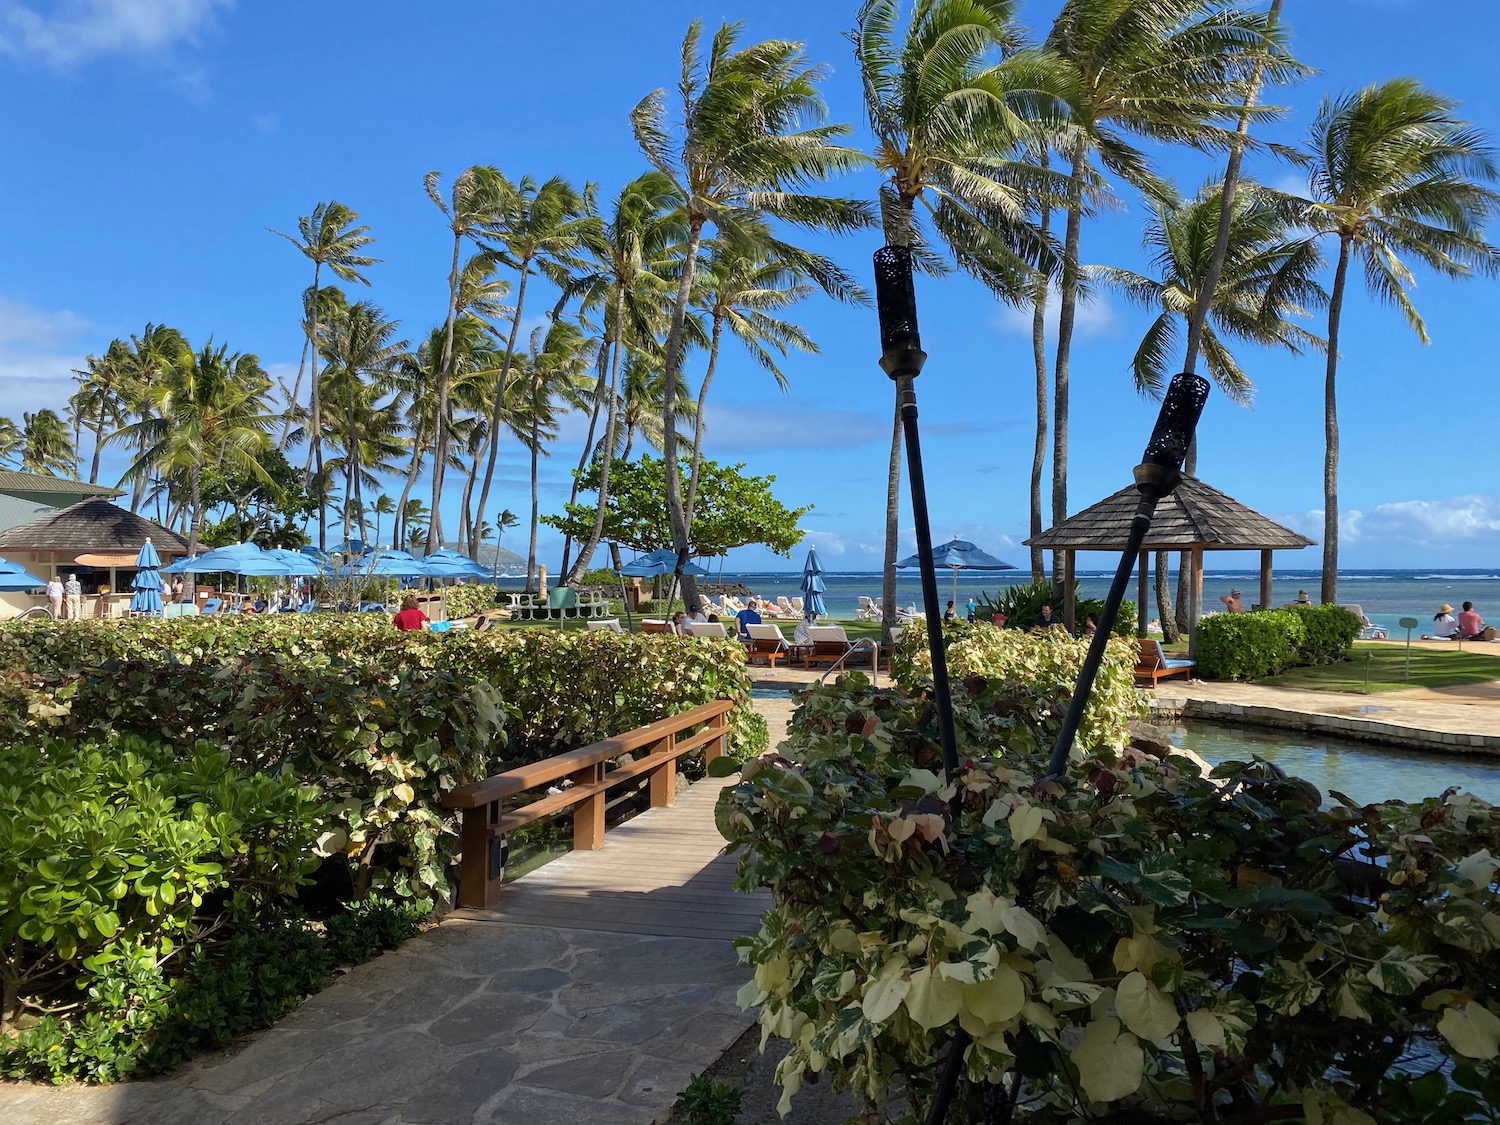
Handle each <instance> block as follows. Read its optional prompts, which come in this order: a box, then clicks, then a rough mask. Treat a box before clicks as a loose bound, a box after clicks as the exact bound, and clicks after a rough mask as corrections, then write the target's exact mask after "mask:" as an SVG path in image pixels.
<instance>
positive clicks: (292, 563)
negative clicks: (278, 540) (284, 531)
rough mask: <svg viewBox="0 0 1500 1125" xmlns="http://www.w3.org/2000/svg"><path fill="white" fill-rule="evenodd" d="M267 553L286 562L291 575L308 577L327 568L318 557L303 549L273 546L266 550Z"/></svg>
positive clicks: (288, 572)
mask: <svg viewBox="0 0 1500 1125" xmlns="http://www.w3.org/2000/svg"><path fill="white" fill-rule="evenodd" d="M266 554H268V555H270V556H271V557H272V558H274V559H276V560H277V561H279V562H282V563H284V564H286V566H287V568H288V569H287V571H286V573H287V574H289V575H296V576H299V577H304V578H306V577H310V576H312V575H315V574H322V573H323V571H324V569H325V568H324V567H323V565H322V564H321V563H319V561H318V559H317V558H316V557H314V556H313V555H309V554H304V553H303V552H302V551H291V550H288V549H287V548H285V547H271V548H269V549H268V550H267V551H266Z"/></svg>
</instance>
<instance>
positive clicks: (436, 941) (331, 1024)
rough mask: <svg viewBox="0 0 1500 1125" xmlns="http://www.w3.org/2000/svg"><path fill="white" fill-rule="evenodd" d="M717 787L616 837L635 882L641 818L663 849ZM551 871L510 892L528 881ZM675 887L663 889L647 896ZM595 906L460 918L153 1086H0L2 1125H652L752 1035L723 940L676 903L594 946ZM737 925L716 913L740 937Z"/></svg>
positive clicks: (609, 906) (607, 901) (597, 939)
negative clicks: (663, 919)
mask: <svg viewBox="0 0 1500 1125" xmlns="http://www.w3.org/2000/svg"><path fill="white" fill-rule="evenodd" d="M723 784H724V782H717V781H706V782H699V783H698V785H695V786H693V787H692V788H690V789H688V790H686V791H685V792H684V793H683V794H682V795H681V797H680V798H679V801H678V805H677V806H676V807H674V808H671V809H658V810H652V811H651V812H649V813H645V814H642V815H641V816H640V817H638V818H636V820H634V821H632V822H631V824H632V825H634V826H635V828H633V829H632V833H633V836H634V840H635V841H636V842H635V844H634V846H635V847H636V848H637V849H641V848H644V849H646V850H643V851H639V852H638V853H637V859H636V860H635V861H634V862H635V863H637V864H638V865H639V866H641V867H642V868H643V869H649V868H650V866H651V855H650V852H649V849H650V848H651V847H652V846H653V845H651V843H650V841H651V833H650V829H651V828H652V827H653V820H654V822H655V827H657V828H658V829H666V830H667V832H668V833H670V832H671V831H673V830H680V828H681V826H682V824H683V823H684V821H692V820H694V819H699V820H701V819H702V818H703V817H704V816H707V817H708V818H709V821H708V823H709V824H710V825H711V824H712V819H711V818H712V806H713V799H714V797H715V795H716V794H717V790H718V789H719V787H721V786H722V785H723ZM627 827H629V826H627ZM696 835H698V836H699V837H700V838H701V840H704V841H706V840H707V839H708V837H707V836H706V835H705V834H703V833H701V832H700V833H696ZM617 837H618V838H617ZM605 841H606V843H605V846H604V848H602V849H600V850H599V851H598V852H596V853H593V855H595V856H598V857H611V856H612V858H614V859H618V858H619V857H620V856H621V855H624V854H625V853H626V852H627V850H628V849H631V848H632V839H631V834H627V835H626V836H625V837H620V833H619V832H618V830H616V831H613V832H610V833H608V834H606V836H605ZM716 851H717V848H716V847H715V846H714V845H712V843H709V844H708V845H707V846H706V848H705V851H704V854H703V856H702V863H701V864H700V865H699V866H700V868H703V867H712V866H714V865H713V863H712V861H713V858H714V855H715V853H716ZM580 858H581V859H584V860H586V859H587V858H588V856H587V855H585V856H581V857H580ZM679 861H680V855H679ZM552 866H553V865H548V866H547V867H543V868H539V869H538V870H537V871H536V872H533V873H531V874H528V875H527V876H525V877H523V878H522V879H520V880H517V882H516V883H514V884H512V886H513V887H520V886H522V885H523V884H525V883H526V882H527V881H528V880H532V881H535V882H537V883H544V882H545V880H546V878H547V874H546V873H547V872H548V871H549V870H551V868H552ZM726 878H727V875H726V873H725V871H724V861H723V860H720V861H719V865H718V866H717V867H716V868H715V873H714V875H713V876H712V877H711V878H710V880H709V881H708V882H709V883H712V884H715V885H717V886H719V887H721V888H722V893H723V894H727V895H732V893H733V892H731V891H729V890H728V889H727V883H726V881H725V880H726ZM691 881H692V878H691V874H690V873H689V874H687V875H685V876H682V875H672V876H671V877H667V878H659V879H657V880H656V882H657V883H658V884H659V887H658V893H660V894H662V895H663V896H670V895H671V894H672V892H673V888H674V887H677V886H678V885H679V884H680V883H681V882H691ZM652 895H653V892H652V891H651V890H645V891H641V892H639V893H638V894H637V895H636V913H635V917H637V918H649V917H650V914H651V909H650V908H651V903H652V901H653V899H652ZM577 901H578V900H577V896H574V905H575V907H576V906H577ZM595 905H596V909H597V912H598V913H597V915H596V918H597V921H598V924H599V925H600V926H601V927H602V928H591V927H590V925H589V922H590V918H589V916H588V915H587V912H586V911H585V912H576V911H575V914H574V918H575V921H574V922H573V924H572V925H569V926H565V927H564V926H554V925H537V924H531V923H529V922H525V921H517V920H509V919H506V918H505V917H504V916H503V915H495V916H489V915H483V914H480V913H478V912H468V911H465V912H461V913H460V914H458V915H455V916H453V917H450V918H449V919H447V920H446V921H444V923H443V924H442V925H441V926H438V927H436V928H434V929H432V930H430V931H428V932H427V933H425V934H422V935H421V936H419V937H417V938H415V939H413V940H412V941H410V942H407V943H406V945H404V946H402V948H400V949H399V950H396V951H394V952H392V953H387V954H385V955H384V956H382V957H379V958H377V959H376V960H374V961H371V962H368V963H366V964H364V965H361V966H358V967H357V968H355V969H354V970H352V971H351V972H349V973H348V974H347V975H346V976H344V977H343V978H341V979H340V980H339V981H337V982H336V983H334V984H333V985H332V986H330V987H329V988H327V989H325V990H324V991H323V992H321V993H319V994H318V995H316V996H314V997H312V998H310V999H309V1000H307V1001H306V1002H305V1003H304V1004H303V1005H302V1006H301V1007H300V1008H298V1009H297V1011H296V1012H294V1013H293V1014H292V1015H291V1016H289V1017H288V1018H286V1019H285V1020H283V1021H282V1022H281V1023H279V1024H277V1025H276V1026H275V1027H273V1028H271V1029H270V1030H268V1031H265V1032H261V1033H259V1034H257V1035H255V1036H253V1037H251V1038H250V1040H249V1041H248V1044H247V1045H245V1046H243V1047H242V1048H241V1049H239V1050H237V1051H232V1052H226V1053H223V1054H220V1055H218V1056H210V1057H206V1058H203V1059H200V1060H198V1061H197V1062H195V1063H192V1064H189V1065H188V1066H187V1067H185V1068H183V1069H182V1070H180V1071H178V1072H176V1073H174V1074H173V1075H170V1076H168V1077H166V1078H163V1079H160V1080H157V1081H151V1082H139V1083H127V1084H124V1085H120V1086H114V1087H105V1088H90V1087H69V1088H64V1089H50V1088H42V1087H30V1086H15V1085H11V1086H0V1122H4V1123H5V1125H157V1123H160V1125H179V1123H180V1125H309V1123H312V1122H328V1123H337V1125H459V1123H462V1125H468V1123H471V1122H473V1123H479V1122H496V1123H504V1125H551V1123H558V1125H574V1123H580V1125H582V1123H588V1125H648V1123H650V1122H653V1121H657V1120H661V1119H663V1118H664V1117H665V1116H666V1114H667V1112H668V1111H669V1110H670V1107H671V1105H672V1103H673V1101H674V1100H675V1098H676V1095H677V1093H678V1092H679V1091H681V1090H682V1089H683V1087H685V1086H686V1085H687V1081H688V1079H689V1077H690V1076H691V1075H692V1074H694V1073H695V1072H698V1071H701V1070H704V1069H705V1068H707V1067H708V1066H709V1064H711V1063H712V1062H713V1061H714V1060H715V1059H716V1058H718V1056H719V1055H720V1053H722V1052H723V1050H724V1049H725V1048H726V1047H727V1046H728V1045H729V1044H730V1043H731V1042H733V1041H734V1039H735V1038H736V1037H737V1036H738V1035H739V1034H740V1033H741V1032H742V1031H744V1029H745V1028H746V1027H748V1026H749V1024H750V1019H749V1017H748V1016H747V1015H745V1014H744V1013H741V1012H740V1011H739V1009H738V1007H737V1005H736V1004H735V1001H734V994H735V992H736V990H737V989H738V988H739V986H740V984H741V983H742V982H743V980H744V976H745V972H744V969H743V968H741V967H739V966H738V965H737V963H736V958H735V954H734V951H733V949H732V948H731V947H730V945H729V941H728V940H727V938H726V937H725V936H715V937H688V936H682V934H681V926H680V921H681V908H680V906H679V907H678V908H677V909H670V910H666V911H664V914H665V915H666V916H667V917H668V918H669V919H675V920H676V921H669V924H667V925H664V926H662V927H660V928H661V929H662V930H663V931H664V933H663V934H652V933H642V932H624V933H622V932H608V930H609V928H610V927H609V926H608V924H607V923H608V921H609V917H610V916H611V915H613V914H618V913H619V905H618V903H617V902H616V901H614V900H613V899H611V898H609V897H607V896H605V897H601V898H599V899H598V900H597V902H596V904H595ZM744 910H745V906H744V904H743V903H738V904H735V905H733V906H732V907H729V908H726V910H721V911H718V912H717V913H718V914H720V915H723V914H725V913H728V914H731V915H734V916H735V921H736V923H738V922H740V921H743V917H744V914H743V912H744ZM751 913H752V914H753V910H752V911H751ZM642 928H646V929H649V928H650V927H642V926H639V925H637V926H635V929H636V930H637V931H639V930H640V929H642ZM736 932H743V930H739V931H736Z"/></svg>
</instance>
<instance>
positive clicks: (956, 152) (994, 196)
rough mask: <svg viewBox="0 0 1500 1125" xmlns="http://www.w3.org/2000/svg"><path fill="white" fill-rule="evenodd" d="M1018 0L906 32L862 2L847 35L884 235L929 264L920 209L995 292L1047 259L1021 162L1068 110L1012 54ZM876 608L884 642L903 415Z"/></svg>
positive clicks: (934, 17)
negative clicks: (982, 263)
mask: <svg viewBox="0 0 1500 1125" xmlns="http://www.w3.org/2000/svg"><path fill="white" fill-rule="evenodd" d="M1016 7H1017V4H1016V3H1015V0H925V2H920V3H917V4H916V6H915V8H914V10H913V12H912V16H911V19H910V21H909V22H908V24H907V25H906V27H905V29H904V30H901V29H899V28H898V26H897V25H898V23H899V21H900V10H901V3H900V0H866V2H865V4H864V5H863V6H862V7H861V8H860V10H859V15H858V17H857V21H856V24H855V28H854V31H853V32H852V34H851V38H852V39H853V41H854V52H855V56H856V57H857V58H858V60H859V67H860V77H861V79H862V81H863V84H864V92H865V112H866V114H867V116H868V117H869V120H870V128H871V130H872V131H873V132H874V134H875V150H874V162H875V166H876V167H877V168H878V169H879V171H880V173H881V175H882V177H883V183H882V185H881V188H880V197H881V211H882V218H883V220H884V223H885V234H886V241H887V242H889V243H890V244H891V245H895V246H909V247H912V248H913V249H914V251H915V252H916V254H917V258H918V262H919V264H921V265H923V266H924V267H925V268H926V269H927V270H928V272H942V270H943V269H944V268H945V267H944V266H943V264H942V263H941V262H940V261H939V260H938V259H937V258H935V257H934V256H933V255H932V254H931V253H929V252H927V251H926V249H925V247H926V242H925V240H924V238H923V237H922V231H921V230H920V228H919V220H918V218H917V214H916V210H917V206H918V204H921V205H922V206H923V208H924V209H925V210H926V212H927V215H928V216H929V217H930V221H931V223H932V225H933V227H934V228H935V230H936V232H937V235H938V237H939V239H941V240H942V241H943V242H944V243H945V244H946V245H947V246H948V247H949V249H951V250H952V251H953V252H954V253H955V255H956V256H958V257H959V258H960V260H961V261H962V262H963V263H964V264H965V265H966V266H970V267H973V266H975V265H977V264H978V260H979V258H981V257H982V258H984V259H987V263H986V267H985V269H986V273H987V276H986V282H987V284H991V286H992V288H996V289H997V291H1004V290H1005V289H1006V288H1008V287H1010V286H1012V285H1014V286H1015V287H1017V289H1018V290H1020V291H1025V290H1026V279H1028V278H1029V277H1030V276H1031V269H1030V265H1031V264H1032V263H1035V262H1036V261H1038V260H1040V259H1042V258H1044V257H1045V254H1043V253H1042V252H1041V250H1042V243H1043V242H1044V241H1045V240H1043V239H1042V238H1041V237H1040V235H1039V233H1038V232H1037V231H1035V230H1034V229H1033V228H1030V227H1029V226H1028V224H1027V222H1026V212H1027V210H1028V206H1029V201H1030V198H1031V192H1032V191H1033V190H1035V188H1036V186H1037V185H1038V183H1039V182H1041V181H1042V180H1043V179H1044V178H1045V177H1044V176H1042V175H1041V174H1040V173H1039V172H1038V170H1037V169H1036V168H1034V167H1028V166H1026V165H1025V164H1024V162H1023V161H1022V160H1021V159H1020V158H1021V157H1022V156H1023V155H1024V146H1025V144H1026V143H1027V141H1028V140H1029V139H1030V138H1031V137H1032V136H1033V135H1034V133H1035V130H1036V129H1037V128H1038V127H1039V125H1040V124H1041V123H1042V122H1043V121H1052V120H1054V119H1056V118H1060V117H1066V105H1067V102H1068V100H1069V97H1070V95H1071V89H1070V87H1069V85H1068V81H1069V78H1070V76H1069V75H1068V74H1067V72H1066V71H1065V70H1063V69H1062V68H1060V67H1058V66H1057V65H1056V63H1055V61H1054V60H1052V59H1050V58H1049V57H1047V56H1046V55H1045V54H1043V53H1041V52H1038V51H1034V50H1016V47H1017V45H1018V44H1019V42H1020V29H1019V26H1018V25H1017V23H1016V22H1015V11H1016ZM888 468H889V471H888V474H887V481H886V536H885V560H884V567H883V582H882V586H881V594H882V598H881V604H882V605H883V607H884V610H885V613H884V617H883V620H882V623H881V625H882V631H883V633H884V635H885V639H886V641H887V642H889V640H890V639H891V634H892V633H893V631H894V629H895V622H896V571H895V564H896V553H897V529H898V525H899V514H900V474H901V419H900V417H899V414H898V415H897V416H896V417H895V420H894V423H893V425H892V431H891V455H890V461H889V467H888Z"/></svg>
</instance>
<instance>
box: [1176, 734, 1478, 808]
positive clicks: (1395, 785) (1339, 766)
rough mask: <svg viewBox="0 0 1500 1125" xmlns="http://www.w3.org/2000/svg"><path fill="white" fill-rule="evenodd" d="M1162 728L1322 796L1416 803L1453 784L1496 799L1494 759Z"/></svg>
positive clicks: (1299, 737) (1198, 749) (1199, 748)
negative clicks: (1253, 761) (1278, 772)
mask: <svg viewBox="0 0 1500 1125" xmlns="http://www.w3.org/2000/svg"><path fill="white" fill-rule="evenodd" d="M1166 729H1167V730H1168V731H1169V733H1170V734H1171V736H1172V741H1173V743H1174V744H1175V745H1178V746H1185V747H1187V748H1188V749H1190V750H1192V751H1194V752H1195V753H1197V754H1198V755H1199V756H1200V757H1201V758H1203V759H1204V760H1206V761H1207V762H1208V763H1209V764H1211V765H1215V766H1216V765H1218V764H1219V763H1221V762H1227V761H1245V760H1247V759H1248V758H1250V757H1251V756H1252V755H1256V756H1259V757H1261V758H1264V759H1266V760H1267V761H1269V762H1275V763H1276V764H1277V765H1278V766H1280V767H1281V768H1282V769H1284V770H1286V772H1287V773H1289V774H1292V775H1293V776H1295V777H1301V778H1305V779H1306V780H1308V781H1310V782H1312V783H1313V784H1314V785H1316V786H1317V787H1318V789H1319V790H1320V791H1321V792H1322V793H1323V796H1324V798H1325V799H1327V797H1328V792H1329V790H1330V789H1337V790H1339V791H1340V792H1342V793H1344V794H1346V795H1348V796H1349V797H1350V798H1351V799H1353V800H1355V801H1357V802H1359V803H1360V804H1370V803H1372V802H1374V801H1389V800H1402V801H1418V800H1421V799H1422V798H1423V797H1436V796H1438V795H1439V794H1440V793H1442V792H1443V790H1445V789H1447V788H1449V787H1450V786H1454V785H1456V786H1458V787H1459V788H1461V789H1463V790H1465V791H1466V792H1469V793H1472V794H1474V796H1476V797H1478V798H1479V799H1480V800H1482V801H1487V802H1489V803H1490V804H1500V758H1485V757H1479V756H1477V755H1474V756H1467V755H1450V754H1428V753H1424V752H1422V751H1419V750H1402V749H1400V748H1398V747H1388V746H1376V745H1373V744H1370V743H1364V742H1344V741H1340V740H1338V739H1331V738H1321V737H1318V736H1316V735H1311V734H1304V733H1299V732H1297V731H1284V730H1248V729H1244V728H1240V727H1229V726H1221V725H1219V724H1218V723H1191V722H1190V723H1185V724H1183V725H1182V726H1178V727H1168V728H1166Z"/></svg>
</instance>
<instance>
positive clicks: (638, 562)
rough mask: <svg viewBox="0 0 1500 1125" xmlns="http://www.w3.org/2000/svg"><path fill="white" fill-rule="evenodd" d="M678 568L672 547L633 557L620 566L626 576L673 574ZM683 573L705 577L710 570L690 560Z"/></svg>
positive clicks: (644, 576) (649, 576)
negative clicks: (636, 557)
mask: <svg viewBox="0 0 1500 1125" xmlns="http://www.w3.org/2000/svg"><path fill="white" fill-rule="evenodd" d="M676 569H677V552H676V551H674V550H672V548H671V547H662V548H660V549H659V550H655V551H652V552H651V553H650V554H648V555H642V556H641V557H640V558H638V559H631V560H630V561H629V562H628V563H626V564H625V565H624V566H622V567H621V568H620V573H621V574H623V575H624V576H625V577H626V578H655V577H656V576H657V575H659V574H671V573H672V572H673V571H675V570H676ZM682 573H683V574H691V575H692V576H693V577H694V578H704V577H707V575H708V571H706V570H704V569H703V568H702V567H701V566H699V565H698V564H697V563H695V562H689V563H688V564H687V565H686V566H684V567H683V568H682Z"/></svg>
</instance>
